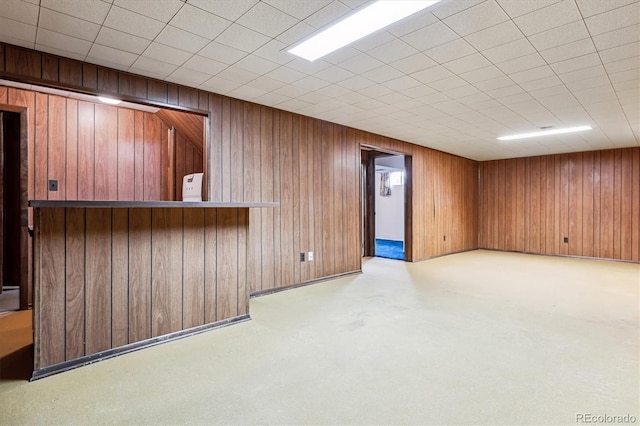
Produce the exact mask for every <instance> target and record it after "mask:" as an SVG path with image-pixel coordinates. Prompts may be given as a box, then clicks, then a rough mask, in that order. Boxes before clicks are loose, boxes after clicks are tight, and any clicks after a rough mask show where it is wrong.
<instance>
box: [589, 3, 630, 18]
mask: <svg viewBox="0 0 640 426" xmlns="http://www.w3.org/2000/svg"><path fill="white" fill-rule="evenodd" d="M636 1H637V0H600V1H593V0H577V3H578V7H579V8H580V13H582V16H583V17H585V18H588V17H589V16H593V15H597V14H600V13H603V12H607V11H609V10H611V9H617V8H619V7H622V6H625V5H627V4H630V3H634V2H636Z"/></svg>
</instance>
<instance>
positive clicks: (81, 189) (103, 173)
mask: <svg viewBox="0 0 640 426" xmlns="http://www.w3.org/2000/svg"><path fill="white" fill-rule="evenodd" d="M2 103H4V104H9V105H15V106H21V107H26V108H28V111H29V114H28V120H29V123H28V129H29V133H28V134H29V147H28V162H29V167H28V169H29V174H28V181H29V182H28V185H29V199H38V200H47V199H48V200H164V199H168V194H167V191H168V185H169V182H171V184H173V176H169V175H168V173H167V172H168V163H169V160H168V148H167V147H168V144H167V137H168V134H167V126H166V124H164V123H163V122H162V121H161V120H160V119H159V118H158V117H156V116H155V115H154V114H151V113H147V112H143V111H135V110H132V109H128V108H120V107H115V106H110V105H103V104H96V103H92V102H85V101H79V100H76V99H70V98H64V97H61V96H56V95H49V94H44V93H36V92H33V91H29V90H21V89H15V88H11V87H2V86H0V104H2ZM50 179H55V180H57V181H58V190H57V191H49V189H48V181H49V180H50Z"/></svg>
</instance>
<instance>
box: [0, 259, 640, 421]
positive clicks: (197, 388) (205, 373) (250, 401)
mask: <svg viewBox="0 0 640 426" xmlns="http://www.w3.org/2000/svg"><path fill="white" fill-rule="evenodd" d="M639 287H640V265H637V264H628V263H616V262H607V261H596V260H586V259H570V258H554V257H544V256H534V255H524V254H515V253H501V252H491V251H482V250H478V251H473V252H467V253H461V254H456V255H452V256H446V257H442V258H437V259H433V260H429V261H424V262H420V263H416V264H409V263H404V262H398V261H392V260H386V259H379V258H375V259H366V260H364V262H363V274H362V275H355V276H351V277H345V278H341V279H337V280H332V281H327V282H323V283H319V284H316V285H311V286H307V287H301V288H298V289H294V290H289V291H285V292H281V293H276V294H272V295H269V296H264V297H260V298H256V299H253V300H251V315H252V318H253V320H252V321H249V322H245V323H242V324H238V325H234V326H230V327H226V328H223V329H219V330H213V331H211V332H207V333H203V334H200V335H197V336H194V337H189V338H185V339H182V340H179V341H175V342H171V343H167V344H163V345H159V346H156V347H153V348H149V349H145V350H141V351H138V352H135V353H131V354H127V355H123V356H120V357H118V358H115V359H111V360H107V361H103V362H99V363H97V364H94V365H90V366H87V367H83V368H79V369H76V370H72V371H69V372H66V373H61V374H58V375H55V376H51V377H48V378H45V379H42V380H38V381H35V382H32V383H28V382H26V381H23V380H3V381H0V401H2V404H0V424H19V423H29V424H54V423H55V424H68V423H76V424H77V423H82V424H105V423H120V424H122V423H126V424H150V423H153V424H196V423H198V424H258V423H260V424H576V423H579V417H578V416H580V415H585V414H591V415H594V416H601V415H609V416H614V415H615V416H617V415H620V416H625V415H631V416H635V418H636V419H640V413H639V406H638V404H639V402H638V401H639V400H640V395H639V392H640V391H639V388H640V386H639V384H640V383H639V355H638V353H639V344H638V343H639V334H638V330H639V328H638V323H639V313H638V306H639V305H638V302H639ZM637 421H638V420H636V422H637Z"/></svg>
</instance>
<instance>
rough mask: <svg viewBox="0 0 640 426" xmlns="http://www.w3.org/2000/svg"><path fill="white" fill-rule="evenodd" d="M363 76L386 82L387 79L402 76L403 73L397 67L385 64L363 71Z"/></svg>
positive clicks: (377, 81) (378, 81)
mask: <svg viewBox="0 0 640 426" xmlns="http://www.w3.org/2000/svg"><path fill="white" fill-rule="evenodd" d="M362 76H363V77H365V78H368V79H369V80H371V81H375V82H376V83H378V84H380V83H384V82H385V81H389V80H393V79H395V78H399V77H402V76H403V74H402V73H401V72H400V71H398V70H397V69H395V68H392V67H390V66H389V65H383V66H381V67H378V68H375V69H373V70H371V71H367V72H365V73H363V74H362Z"/></svg>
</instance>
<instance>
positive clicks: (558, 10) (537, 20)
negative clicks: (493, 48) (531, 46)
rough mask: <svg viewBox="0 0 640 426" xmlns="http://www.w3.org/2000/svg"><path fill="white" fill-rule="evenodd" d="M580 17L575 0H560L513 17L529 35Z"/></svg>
mask: <svg viewBox="0 0 640 426" xmlns="http://www.w3.org/2000/svg"><path fill="white" fill-rule="evenodd" d="M581 19H582V17H581V16H580V11H579V10H578V7H577V6H576V3H575V1H574V0H562V1H560V2H558V3H554V4H552V5H551V6H547V7H545V8H542V9H538V10H536V11H534V12H531V13H527V14H526V15H522V16H520V17H518V18H515V19H514V22H515V24H516V25H517V26H518V28H520V30H521V31H522V32H523V33H524V35H526V36H530V35H532V34H537V33H541V32H543V31H547V30H550V29H552V28H556V27H559V26H562V25H565V24H568V23H570V22H574V21H579V20H581Z"/></svg>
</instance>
